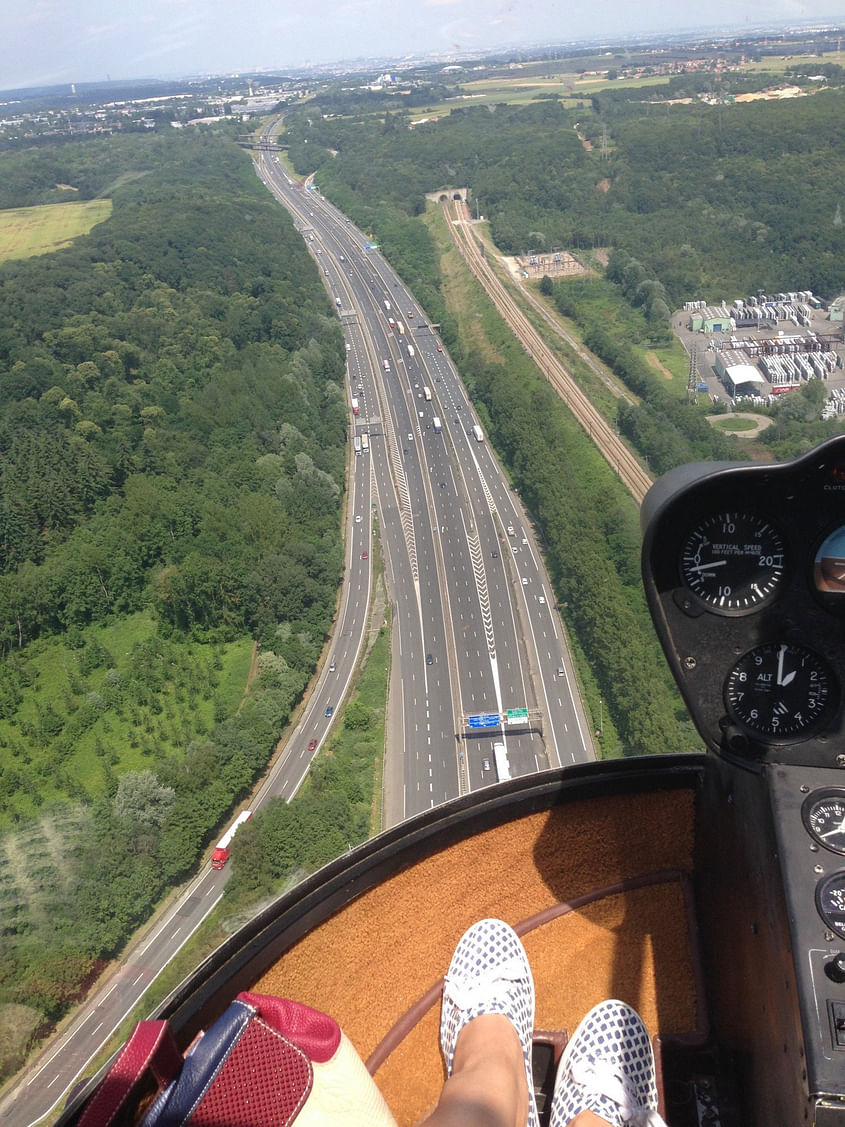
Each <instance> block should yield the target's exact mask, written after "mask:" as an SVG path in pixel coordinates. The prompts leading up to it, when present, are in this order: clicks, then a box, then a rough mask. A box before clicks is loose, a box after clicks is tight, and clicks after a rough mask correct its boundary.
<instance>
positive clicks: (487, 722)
mask: <svg viewBox="0 0 845 1127" xmlns="http://www.w3.org/2000/svg"><path fill="white" fill-rule="evenodd" d="M467 720H468V723H469V726H470V728H499V727H500V726H501V723H502V718H501V716H500V715H499V713H498V712H483V713H481V714H480V715H476V716H469V717H467Z"/></svg>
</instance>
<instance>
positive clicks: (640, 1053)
mask: <svg viewBox="0 0 845 1127" xmlns="http://www.w3.org/2000/svg"><path fill="white" fill-rule="evenodd" d="M582 1111H592V1112H594V1113H595V1114H596V1115H598V1116H599V1118H601V1119H603V1120H604V1121H605V1122H606V1123H610V1124H611V1127H628V1125H630V1127H666V1124H665V1123H664V1121H663V1120H662V1119H661V1118H660V1116H659V1115H658V1114H657V1084H656V1083H655V1078H654V1053H653V1052H652V1048H651V1041H650V1040H649V1036H648V1030H647V1029H646V1027H645V1025H644V1024H643V1020H642V1018H641V1017H640V1015H639V1014H638V1013H637V1011H636V1010H632V1009H631V1007H630V1006H628V1005H626V1004H625V1003H624V1002H617V1001H609V1002H602V1003H601V1004H600V1005H598V1006H594V1007H593V1009H591V1010H590V1012H589V1013H588V1014H587V1016H586V1017H585V1018H584V1019H583V1021H582V1022H581V1023H580V1025H579V1026H578V1028H577V1029H576V1030H575V1032H574V1033H573V1034H572V1036H571V1038H570V1039H569V1041H568V1042H567V1044H566V1047H565V1048H564V1050H563V1055H562V1056H561V1058H560V1064H559V1065H558V1070H557V1078H556V1080H555V1091H554V1097H553V1099H552V1112H551V1120H550V1123H549V1127H566V1125H567V1124H568V1123H571V1122H572V1120H573V1119H574V1118H575V1116H576V1115H578V1114H579V1112H582Z"/></svg>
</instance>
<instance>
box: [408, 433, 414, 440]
mask: <svg viewBox="0 0 845 1127" xmlns="http://www.w3.org/2000/svg"><path fill="white" fill-rule="evenodd" d="M408 441H409V442H413V441H414V436H413V435H412V434H409V435H408Z"/></svg>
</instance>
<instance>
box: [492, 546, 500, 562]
mask: <svg viewBox="0 0 845 1127" xmlns="http://www.w3.org/2000/svg"><path fill="white" fill-rule="evenodd" d="M492 555H493V559H494V560H497V559H498V558H499V553H498V552H497V551H496V549H495V548H494V549H493V553H492Z"/></svg>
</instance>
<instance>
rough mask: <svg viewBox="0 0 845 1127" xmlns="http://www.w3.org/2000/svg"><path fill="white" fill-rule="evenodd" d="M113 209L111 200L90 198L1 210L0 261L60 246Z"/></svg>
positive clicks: (64, 245) (85, 233) (90, 226)
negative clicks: (77, 201)
mask: <svg viewBox="0 0 845 1127" xmlns="http://www.w3.org/2000/svg"><path fill="white" fill-rule="evenodd" d="M111 209H112V203H111V200H88V201H86V202H83V203H53V204H45V205H44V206H43V207H16V208H11V209H9V210H8V211H0V262H7V261H9V260H11V259H20V258H33V257H34V256H35V255H38V254H50V253H52V252H53V251H54V250H61V248H62V247H66V246H68V245H69V244H70V243H72V242H73V240H74V239H78V238H79V236H80V235H87V234H88V232H89V231H90V230H91V228H92V227H94V226H96V225H97V224H98V223H102V222H103V220H105V219H108V218H109V216H110V215H111Z"/></svg>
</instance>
